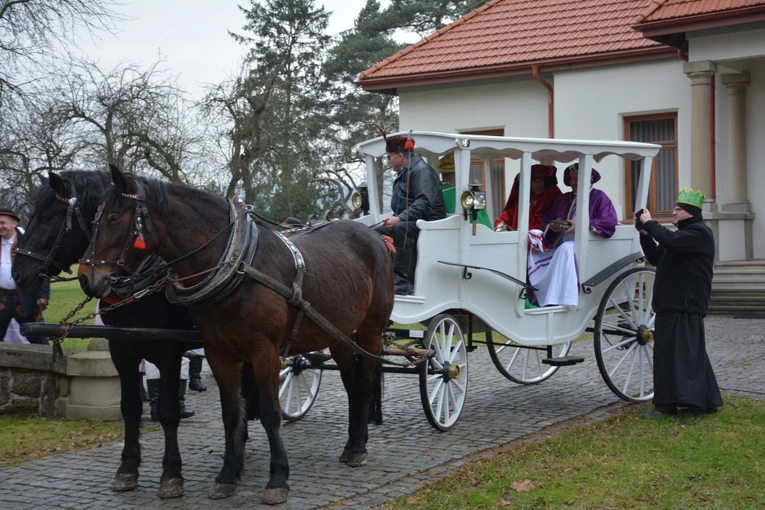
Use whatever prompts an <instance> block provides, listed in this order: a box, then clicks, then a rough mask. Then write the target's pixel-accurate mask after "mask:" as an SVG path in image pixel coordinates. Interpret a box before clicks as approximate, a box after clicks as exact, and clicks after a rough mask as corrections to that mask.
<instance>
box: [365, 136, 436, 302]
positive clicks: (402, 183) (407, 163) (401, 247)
mask: <svg viewBox="0 0 765 510" xmlns="http://www.w3.org/2000/svg"><path fill="white" fill-rule="evenodd" d="M385 152H386V153H387V154H386V157H387V158H388V161H389V162H390V166H391V168H392V169H393V171H394V172H396V178H395V180H394V181H393V193H392V196H391V202H390V207H391V210H392V211H393V214H392V215H391V216H389V217H387V218H385V220H383V223H382V225H381V226H379V227H377V228H376V229H375V230H376V231H377V232H378V233H380V234H383V235H388V236H391V237H392V238H393V246H394V247H395V248H396V253H395V255H394V259H393V260H394V275H395V285H396V294H412V293H413V287H412V283H413V282H412V279H410V277H409V275H410V272H411V273H413V271H411V269H413V268H411V267H410V266H411V261H412V250H413V249H414V248H415V246H416V245H417V237H418V236H419V233H420V231H419V229H418V228H417V226H416V223H417V220H428V221H431V220H440V219H443V218H445V217H446V208H445V207H444V196H443V193H442V191H441V181H440V180H439V178H438V174H437V173H436V171H435V170H433V167H431V166H430V165H429V164H428V163H427V162H426V161H425V160H424V159H423V157H422V156H421V155H420V154H415V153H414V140H413V139H412V138H409V137H408V136H404V135H397V136H390V137H385Z"/></svg>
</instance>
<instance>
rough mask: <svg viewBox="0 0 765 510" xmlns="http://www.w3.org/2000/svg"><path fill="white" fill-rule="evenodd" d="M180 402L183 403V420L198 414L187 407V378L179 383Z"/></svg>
mask: <svg viewBox="0 0 765 510" xmlns="http://www.w3.org/2000/svg"><path fill="white" fill-rule="evenodd" d="M178 403H179V404H180V405H181V420H183V419H184V418H191V417H192V416H194V415H195V414H197V413H195V412H194V411H193V410H191V409H186V379H181V383H180V384H179V385H178Z"/></svg>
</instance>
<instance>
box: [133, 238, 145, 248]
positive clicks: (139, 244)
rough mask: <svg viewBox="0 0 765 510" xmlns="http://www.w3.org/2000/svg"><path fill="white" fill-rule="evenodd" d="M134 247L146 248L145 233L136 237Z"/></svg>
mask: <svg viewBox="0 0 765 510" xmlns="http://www.w3.org/2000/svg"><path fill="white" fill-rule="evenodd" d="M133 248H135V249H136V250H145V249H146V243H145V242H144V240H143V234H139V235H138V237H136V238H135V241H133Z"/></svg>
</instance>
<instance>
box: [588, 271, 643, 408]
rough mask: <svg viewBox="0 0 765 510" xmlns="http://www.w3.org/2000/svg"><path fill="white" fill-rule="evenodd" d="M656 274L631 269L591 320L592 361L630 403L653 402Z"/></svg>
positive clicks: (614, 285) (607, 291)
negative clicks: (593, 319)
mask: <svg viewBox="0 0 765 510" xmlns="http://www.w3.org/2000/svg"><path fill="white" fill-rule="evenodd" d="M655 278H656V271H655V270H653V269H650V268H640V267H638V268H634V269H630V270H629V271H626V272H625V273H623V274H621V275H619V276H618V277H617V278H616V280H614V281H613V282H612V283H611V285H610V286H609V287H608V290H606V293H605V295H604V296H603V299H602V301H601V302H600V307H599V308H598V314H597V315H596V316H595V358H596V359H597V361H598V368H599V369H600V373H601V375H602V376H603V379H604V380H605V381H606V384H608V387H609V388H611V391H613V392H614V393H615V394H616V395H617V396H619V397H620V398H622V399H624V400H627V401H630V402H645V401H647V400H651V399H652V398H653V327H654V319H655V316H656V314H655V313H654V312H653V310H651V299H652V298H653V284H654V280H655Z"/></svg>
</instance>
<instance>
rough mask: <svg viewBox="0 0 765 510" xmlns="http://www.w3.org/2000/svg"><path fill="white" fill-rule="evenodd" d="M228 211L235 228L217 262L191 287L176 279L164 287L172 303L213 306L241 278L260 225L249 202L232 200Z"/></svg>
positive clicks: (254, 244) (232, 229)
mask: <svg viewBox="0 0 765 510" xmlns="http://www.w3.org/2000/svg"><path fill="white" fill-rule="evenodd" d="M229 211H230V212H229V217H230V218H231V225H232V228H231V233H230V234H229V238H228V243H227V245H226V250H225V252H224V253H223V255H222V256H221V258H220V261H219V262H218V266H217V267H216V269H215V270H214V271H212V272H210V273H209V274H208V275H207V276H206V277H205V278H204V280H202V281H201V282H199V283H197V284H196V285H192V286H191V287H184V286H182V285H181V284H180V282H173V284H172V285H171V286H168V288H167V289H166V291H165V294H166V297H167V300H168V301H170V302H171V303H173V304H180V305H184V306H189V307H192V308H205V307H208V306H212V305H214V304H216V303H218V302H220V301H221V300H223V299H224V298H225V297H226V296H228V295H229V294H230V293H231V292H233V290H234V289H235V288H236V287H237V286H238V285H239V283H240V282H241V281H242V278H243V277H244V272H243V270H242V267H243V266H244V265H247V264H249V263H250V261H251V260H252V258H253V257H254V255H255V249H256V248H257V245H258V227H257V225H255V222H253V221H252V218H251V217H250V206H248V205H245V204H244V203H235V202H233V201H231V200H229Z"/></svg>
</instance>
